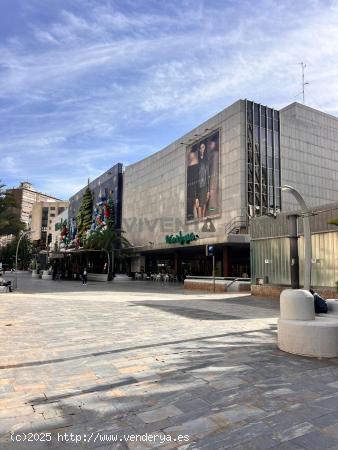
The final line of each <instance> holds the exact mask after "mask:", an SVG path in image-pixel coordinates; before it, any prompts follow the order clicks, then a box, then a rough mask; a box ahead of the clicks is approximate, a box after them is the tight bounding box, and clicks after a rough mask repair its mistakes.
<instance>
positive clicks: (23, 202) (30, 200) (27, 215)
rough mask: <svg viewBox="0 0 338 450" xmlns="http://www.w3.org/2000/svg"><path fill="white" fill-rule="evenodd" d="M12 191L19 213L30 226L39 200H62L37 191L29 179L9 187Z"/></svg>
mask: <svg viewBox="0 0 338 450" xmlns="http://www.w3.org/2000/svg"><path fill="white" fill-rule="evenodd" d="M8 191H9V192H11V193H12V195H13V198H14V200H15V202H16V205H17V210H18V215H19V217H20V219H21V221H22V222H24V223H25V224H26V226H27V227H28V226H29V225H30V221H31V213H32V209H33V205H34V204H35V203H37V202H54V201H61V200H59V199H57V198H55V197H52V196H51V195H48V194H43V193H42V192H38V191H36V190H35V189H34V188H33V186H32V185H31V184H30V183H28V182H27V181H23V182H21V183H20V185H19V186H18V187H16V188H12V189H8Z"/></svg>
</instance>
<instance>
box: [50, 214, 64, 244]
mask: <svg viewBox="0 0 338 450" xmlns="http://www.w3.org/2000/svg"><path fill="white" fill-rule="evenodd" d="M61 209H62V208H61ZM51 220H52V223H51V225H50V228H51V229H50V234H51V238H50V240H51V242H50V244H49V248H50V249H51V250H52V251H53V250H54V248H55V246H56V247H59V244H60V241H61V231H62V228H63V226H64V225H65V226H66V227H67V229H68V208H65V209H64V210H63V211H61V212H60V213H59V214H57V215H56V216H55V217H53V218H52V219H51Z"/></svg>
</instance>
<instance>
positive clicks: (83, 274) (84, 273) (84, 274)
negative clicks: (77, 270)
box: [82, 267, 87, 284]
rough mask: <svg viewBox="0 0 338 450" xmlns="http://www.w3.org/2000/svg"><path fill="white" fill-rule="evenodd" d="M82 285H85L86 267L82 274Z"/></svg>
mask: <svg viewBox="0 0 338 450" xmlns="http://www.w3.org/2000/svg"><path fill="white" fill-rule="evenodd" d="M82 284H87V267H85V268H84V269H83V272H82Z"/></svg>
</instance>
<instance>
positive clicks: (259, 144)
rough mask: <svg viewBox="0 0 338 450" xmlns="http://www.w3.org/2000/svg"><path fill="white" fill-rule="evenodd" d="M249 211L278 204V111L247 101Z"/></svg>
mask: <svg viewBox="0 0 338 450" xmlns="http://www.w3.org/2000/svg"><path fill="white" fill-rule="evenodd" d="M246 105H247V163H248V180H247V183H248V184H247V188H248V213H249V215H251V216H253V215H262V214H267V213H269V214H271V213H275V212H277V211H279V210H280V208H281V188H280V186H281V175H280V139H279V113H278V111H275V110H273V109H272V108H268V107H265V106H262V105H259V104H257V103H253V102H250V101H247V104H246Z"/></svg>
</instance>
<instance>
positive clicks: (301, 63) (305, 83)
mask: <svg viewBox="0 0 338 450" xmlns="http://www.w3.org/2000/svg"><path fill="white" fill-rule="evenodd" d="M298 64H300V65H301V67H302V96H303V105H305V86H306V85H307V84H309V83H308V82H305V67H306V64H305V63H304V62H303V61H302V62H300V63H298Z"/></svg>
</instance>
